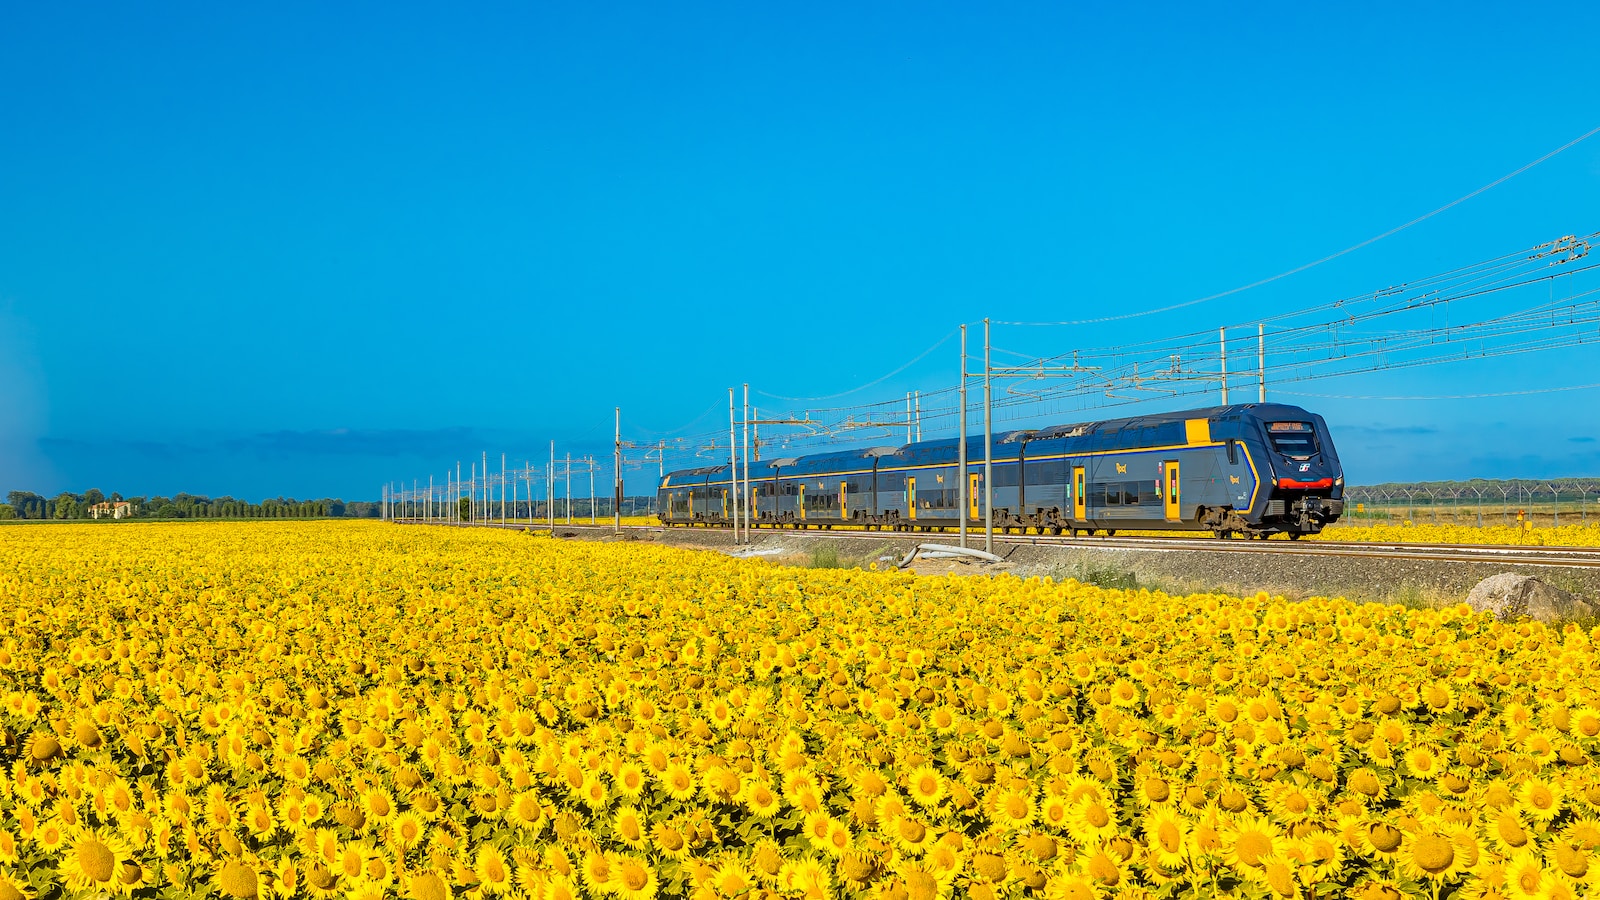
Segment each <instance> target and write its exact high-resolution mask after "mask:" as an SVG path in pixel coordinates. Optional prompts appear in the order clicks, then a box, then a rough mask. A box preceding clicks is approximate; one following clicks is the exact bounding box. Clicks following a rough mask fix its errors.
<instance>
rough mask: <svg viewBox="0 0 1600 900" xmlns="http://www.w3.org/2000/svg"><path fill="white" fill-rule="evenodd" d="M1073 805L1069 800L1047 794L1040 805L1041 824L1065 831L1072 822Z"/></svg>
mask: <svg viewBox="0 0 1600 900" xmlns="http://www.w3.org/2000/svg"><path fill="white" fill-rule="evenodd" d="M1071 811H1072V804H1071V803H1069V802H1068V801H1067V798H1065V797H1061V796H1057V795H1055V794H1047V795H1046V796H1045V798H1044V800H1043V802H1041V803H1040V804H1039V824H1040V825H1041V826H1043V827H1045V828H1051V829H1054V830H1056V831H1065V830H1066V829H1067V826H1068V822H1069V821H1070V820H1071Z"/></svg>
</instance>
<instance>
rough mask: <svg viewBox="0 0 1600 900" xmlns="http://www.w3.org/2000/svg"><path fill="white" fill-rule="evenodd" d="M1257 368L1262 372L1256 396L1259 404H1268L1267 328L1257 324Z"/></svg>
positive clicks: (1263, 324)
mask: <svg viewBox="0 0 1600 900" xmlns="http://www.w3.org/2000/svg"><path fill="white" fill-rule="evenodd" d="M1256 368H1258V369H1260V370H1261V389H1260V392H1259V393H1258V394H1257V396H1256V401H1257V402H1259V403H1265V402H1267V326H1266V323H1257V324H1256Z"/></svg>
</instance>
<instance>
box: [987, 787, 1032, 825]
mask: <svg viewBox="0 0 1600 900" xmlns="http://www.w3.org/2000/svg"><path fill="white" fill-rule="evenodd" d="M991 797H992V799H991V801H990V803H989V817H990V819H991V820H992V821H993V822H994V823H995V826H996V827H998V828H1001V829H1003V830H1007V831H1016V830H1020V829H1023V828H1026V827H1028V826H1029V825H1030V824H1032V823H1033V819H1034V816H1035V815H1036V814H1037V812H1038V810H1037V809H1036V808H1035V806H1034V802H1033V796H1032V792H1031V791H1028V790H1024V789H1020V788H1016V787H1008V788H1005V789H1004V790H1001V791H997V792H995V793H993V794H991Z"/></svg>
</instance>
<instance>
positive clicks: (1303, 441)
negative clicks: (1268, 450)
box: [1267, 422, 1317, 459]
mask: <svg viewBox="0 0 1600 900" xmlns="http://www.w3.org/2000/svg"><path fill="white" fill-rule="evenodd" d="M1267 437H1268V438H1271V440H1272V449H1274V450H1276V451H1278V452H1279V453H1282V454H1283V455H1284V456H1290V457H1294V458H1296V459H1305V458H1306V457H1308V456H1310V455H1311V454H1313V453H1315V452H1317V430H1316V429H1315V428H1313V427H1311V423H1310V422H1268V423H1267Z"/></svg>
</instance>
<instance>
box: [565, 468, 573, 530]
mask: <svg viewBox="0 0 1600 900" xmlns="http://www.w3.org/2000/svg"><path fill="white" fill-rule="evenodd" d="M566 491H567V524H568V525H571V524H572V451H571V450H568V451H567V487H566Z"/></svg>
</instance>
